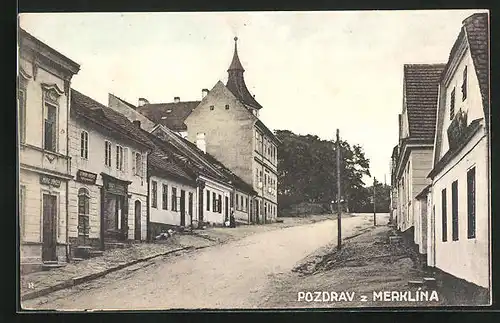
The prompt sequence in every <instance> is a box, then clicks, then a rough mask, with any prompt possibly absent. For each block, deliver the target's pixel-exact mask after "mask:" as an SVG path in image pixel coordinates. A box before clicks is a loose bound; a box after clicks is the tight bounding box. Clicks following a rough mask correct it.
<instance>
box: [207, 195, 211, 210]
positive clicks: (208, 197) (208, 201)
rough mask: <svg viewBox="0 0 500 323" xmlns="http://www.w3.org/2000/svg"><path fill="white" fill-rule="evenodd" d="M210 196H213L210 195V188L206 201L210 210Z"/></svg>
mask: <svg viewBox="0 0 500 323" xmlns="http://www.w3.org/2000/svg"><path fill="white" fill-rule="evenodd" d="M210 198H211V196H210V190H207V201H206V203H207V207H206V209H207V211H210Z"/></svg>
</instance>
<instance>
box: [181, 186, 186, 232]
mask: <svg viewBox="0 0 500 323" xmlns="http://www.w3.org/2000/svg"><path fill="white" fill-rule="evenodd" d="M180 210H181V226H185V225H186V191H184V190H181V201H180Z"/></svg>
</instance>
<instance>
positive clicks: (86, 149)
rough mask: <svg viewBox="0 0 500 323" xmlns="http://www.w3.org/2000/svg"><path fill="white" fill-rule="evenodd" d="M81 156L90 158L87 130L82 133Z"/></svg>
mask: <svg viewBox="0 0 500 323" xmlns="http://www.w3.org/2000/svg"><path fill="white" fill-rule="evenodd" d="M80 157H82V158H85V159H88V158H89V133H88V132H87V131H82V132H81V133H80Z"/></svg>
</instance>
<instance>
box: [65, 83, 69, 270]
mask: <svg viewBox="0 0 500 323" xmlns="http://www.w3.org/2000/svg"><path fill="white" fill-rule="evenodd" d="M64 85H65V88H66V89H65V90H66V91H68V94H67V95H66V106H67V108H68V109H67V111H68V112H67V113H66V156H68V157H69V158H68V162H67V164H66V165H67V166H66V167H67V171H68V173H69V174H70V175H71V156H70V154H69V116H70V113H71V107H70V102H71V99H70V98H71V88H70V84H69V81H65V83H64ZM69 181H70V180H67V181H66V262H68V263H69V262H70V261H71V260H70V251H69V222H68V221H69Z"/></svg>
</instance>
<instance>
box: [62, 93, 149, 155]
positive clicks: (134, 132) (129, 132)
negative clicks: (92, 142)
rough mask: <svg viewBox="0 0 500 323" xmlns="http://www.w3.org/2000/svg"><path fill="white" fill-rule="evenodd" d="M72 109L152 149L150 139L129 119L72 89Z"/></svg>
mask: <svg viewBox="0 0 500 323" xmlns="http://www.w3.org/2000/svg"><path fill="white" fill-rule="evenodd" d="M71 109H72V110H74V111H75V112H76V113H79V114H83V115H84V116H86V117H88V118H91V119H93V120H94V121H97V122H98V123H101V124H104V125H105V126H108V127H111V128H113V129H114V130H115V131H118V132H120V133H121V134H122V135H125V136H127V137H128V138H129V139H132V140H134V141H137V142H139V143H141V144H143V145H144V146H146V147H148V148H151V147H152V144H151V142H150V141H149V139H148V138H147V137H146V136H145V135H144V134H143V133H142V132H141V131H139V129H138V128H137V126H135V125H134V124H133V123H132V122H130V121H129V120H128V119H127V117H125V116H124V115H122V114H120V113H118V112H116V111H115V110H113V109H111V108H108V107H107V106H105V105H103V104H101V103H99V102H97V101H95V100H94V99H92V98H90V97H88V96H86V95H84V94H82V93H80V92H78V91H77V90H75V89H71Z"/></svg>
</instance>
